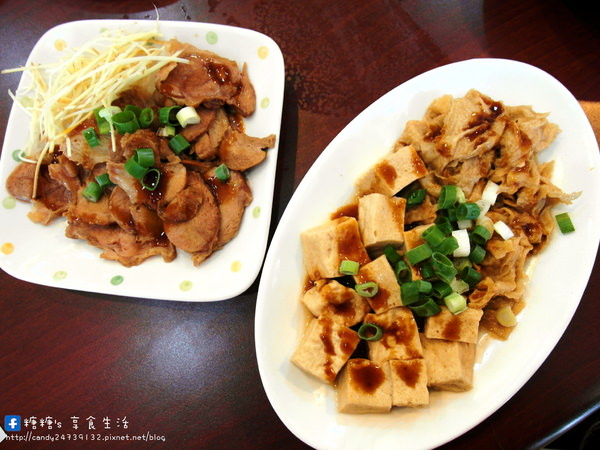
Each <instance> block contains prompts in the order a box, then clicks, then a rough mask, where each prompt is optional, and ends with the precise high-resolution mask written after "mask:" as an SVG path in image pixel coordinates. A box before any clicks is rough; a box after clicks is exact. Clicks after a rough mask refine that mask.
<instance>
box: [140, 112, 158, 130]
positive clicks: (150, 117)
mask: <svg viewBox="0 0 600 450" xmlns="http://www.w3.org/2000/svg"><path fill="white" fill-rule="evenodd" d="M138 121H139V123H140V127H142V128H148V127H149V126H150V125H152V122H153V121H154V110H153V109H152V108H144V109H142V111H141V112H140V114H139V117H138Z"/></svg>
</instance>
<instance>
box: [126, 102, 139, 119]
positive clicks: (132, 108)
mask: <svg viewBox="0 0 600 450" xmlns="http://www.w3.org/2000/svg"><path fill="white" fill-rule="evenodd" d="M123 110H124V111H131V112H132V113H133V114H135V117H136V118H138V117H140V113H141V112H142V108H140V107H139V106H135V105H127V106H125V108H123Z"/></svg>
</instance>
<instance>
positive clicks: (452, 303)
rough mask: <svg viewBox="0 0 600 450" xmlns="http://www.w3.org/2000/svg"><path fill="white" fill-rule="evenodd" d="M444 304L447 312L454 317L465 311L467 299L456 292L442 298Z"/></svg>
mask: <svg viewBox="0 0 600 450" xmlns="http://www.w3.org/2000/svg"><path fill="white" fill-rule="evenodd" d="M444 304H445V305H446V308H448V311H450V312H451V313H452V314H455V315H456V314H460V313H461V312H463V311H464V310H465V309H467V299H466V298H465V297H463V296H462V295H460V294H458V293H456V292H452V293H451V294H449V295H446V296H445V297H444Z"/></svg>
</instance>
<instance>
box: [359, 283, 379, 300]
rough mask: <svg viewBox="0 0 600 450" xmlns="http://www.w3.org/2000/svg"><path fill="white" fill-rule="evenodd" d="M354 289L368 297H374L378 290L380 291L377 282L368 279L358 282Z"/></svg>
mask: <svg viewBox="0 0 600 450" xmlns="http://www.w3.org/2000/svg"><path fill="white" fill-rule="evenodd" d="M354 289H355V290H356V292H358V295H360V296H361V297H367V298H370V297H374V296H375V295H377V292H379V286H377V283H375V282H374V281H367V282H366V283H361V284H357V285H356V286H354Z"/></svg>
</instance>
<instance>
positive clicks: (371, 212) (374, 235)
mask: <svg viewBox="0 0 600 450" xmlns="http://www.w3.org/2000/svg"><path fill="white" fill-rule="evenodd" d="M405 209H406V200H405V199H403V198H400V197H388V196H387V195H383V194H377V193H374V194H368V195H365V196H363V197H360V198H359V199H358V227H359V229H360V235H361V237H362V241H363V244H364V245H365V247H366V248H367V250H368V251H370V252H373V251H375V252H377V251H381V250H383V249H384V248H385V247H386V246H387V245H392V246H393V247H395V248H398V247H400V246H401V245H402V244H403V243H404V210H405Z"/></svg>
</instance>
